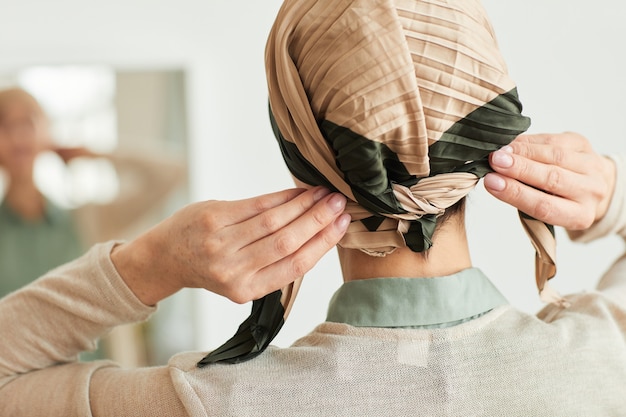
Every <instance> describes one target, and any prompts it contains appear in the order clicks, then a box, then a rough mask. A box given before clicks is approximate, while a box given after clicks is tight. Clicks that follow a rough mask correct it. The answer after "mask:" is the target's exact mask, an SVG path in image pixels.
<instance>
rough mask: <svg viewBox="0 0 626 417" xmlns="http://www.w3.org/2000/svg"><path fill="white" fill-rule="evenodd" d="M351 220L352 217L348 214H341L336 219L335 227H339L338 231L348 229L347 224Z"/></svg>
mask: <svg viewBox="0 0 626 417" xmlns="http://www.w3.org/2000/svg"><path fill="white" fill-rule="evenodd" d="M351 221H352V218H351V217H350V215H349V214H347V213H346V214H342V215H341V216H339V218H338V219H337V220H336V223H335V224H336V225H337V229H339V230H340V231H342V232H343V231H344V230H347V229H348V226H349V225H350V222H351Z"/></svg>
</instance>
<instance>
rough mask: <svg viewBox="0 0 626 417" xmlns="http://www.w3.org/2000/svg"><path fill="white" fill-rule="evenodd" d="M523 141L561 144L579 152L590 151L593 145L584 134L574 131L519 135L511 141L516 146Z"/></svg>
mask: <svg viewBox="0 0 626 417" xmlns="http://www.w3.org/2000/svg"><path fill="white" fill-rule="evenodd" d="M523 143H527V144H535V145H551V146H561V147H565V148H568V149H571V150H574V151H577V152H584V151H588V150H589V149H590V146H591V145H590V144H589V141H588V140H587V139H586V138H585V137H584V136H582V135H579V134H577V133H572V132H565V133H539V134H524V135H519V136H518V137H517V138H515V140H514V141H513V142H511V146H513V147H514V148H515V147H516V145H517V144H523Z"/></svg>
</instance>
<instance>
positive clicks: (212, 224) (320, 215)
mask: <svg viewBox="0 0 626 417" xmlns="http://www.w3.org/2000/svg"><path fill="white" fill-rule="evenodd" d="M345 203H346V198H345V197H344V196H342V195H341V194H338V193H330V192H329V191H328V190H326V189H324V188H322V187H316V188H313V189H310V190H307V191H305V190H303V189H291V190H285V191H281V192H277V193H273V194H267V195H263V196H260V197H255V198H251V199H247V200H241V201H206V202H201V203H196V204H191V205H189V206H187V207H185V208H183V209H181V210H180V211H178V212H176V213H175V214H174V215H172V216H171V217H170V218H168V219H166V220H164V221H163V222H161V223H159V224H158V225H157V226H155V227H154V228H153V229H151V230H150V231H148V232H147V233H145V234H143V235H141V236H140V237H138V238H137V239H135V240H133V241H131V242H128V243H125V244H121V245H118V246H116V247H115V248H114V249H113V251H112V254H111V259H112V260H113V263H114V265H115V266H116V268H117V269H118V272H119V273H120V275H121V276H122V278H123V279H124V281H126V283H127V284H128V286H129V287H130V289H131V290H132V291H133V292H134V293H135V295H137V297H138V298H139V299H140V300H141V301H142V302H143V303H144V304H146V305H154V304H156V303H157V302H158V301H160V300H161V299H163V298H165V297H167V296H169V295H171V294H173V293H175V292H176V291H178V290H179V289H181V288H184V287H192V288H205V289H207V290H209V291H212V292H214V293H217V294H220V295H223V296H225V297H227V298H229V299H231V300H233V301H235V302H237V303H244V302H247V301H251V300H254V299H258V298H261V297H263V296H264V295H266V294H269V293H271V292H273V291H275V290H277V289H279V288H282V287H284V286H286V285H287V284H289V283H291V282H293V281H294V280H295V279H297V278H299V277H301V276H303V275H304V274H305V273H306V272H307V271H308V270H310V269H311V268H312V267H313V266H314V265H315V264H316V263H317V261H318V260H319V259H320V258H321V257H322V256H323V255H324V254H325V253H326V252H328V251H329V250H330V249H331V248H332V247H334V246H335V245H336V244H337V242H339V240H340V239H341V237H342V236H343V235H344V233H345V231H346V229H347V227H348V225H349V223H350V216H349V215H347V214H342V213H343V210H344V208H345Z"/></svg>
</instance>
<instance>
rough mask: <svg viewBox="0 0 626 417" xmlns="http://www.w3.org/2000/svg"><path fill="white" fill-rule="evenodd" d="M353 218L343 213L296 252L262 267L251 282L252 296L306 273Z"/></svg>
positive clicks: (332, 245) (267, 291)
mask: <svg viewBox="0 0 626 417" xmlns="http://www.w3.org/2000/svg"><path fill="white" fill-rule="evenodd" d="M350 221H351V219H350V215H349V214H345V213H344V214H342V215H341V216H339V217H338V218H337V219H335V221H334V222H332V223H331V224H329V225H328V226H327V227H325V228H324V229H323V230H322V231H320V232H319V233H318V234H316V235H315V236H314V237H313V238H311V239H309V240H308V241H307V242H306V243H305V244H304V245H302V247H300V248H299V249H298V250H297V251H295V252H294V253H293V254H291V255H290V256H288V257H286V258H282V259H280V260H279V261H277V262H275V263H272V264H271V265H268V266H267V267H265V268H263V269H262V270H260V271H259V272H258V273H257V274H256V276H255V277H254V279H253V280H252V281H251V283H250V284H251V285H250V289H251V291H252V293H253V296H252V297H253V298H255V299H256V298H260V297H262V296H264V295H266V294H269V293H271V292H272V291H276V290H277V289H280V288H283V287H285V286H286V285H288V284H290V283H291V282H293V281H295V280H296V279H298V278H300V277H302V276H304V275H305V274H306V273H307V272H308V271H310V270H311V268H313V267H314V266H315V264H317V262H318V261H319V260H320V259H321V258H322V256H324V255H325V254H326V253H327V252H328V251H329V250H331V249H332V248H333V247H335V245H337V243H339V241H340V240H341V238H342V237H343V235H344V234H345V232H346V230H347V229H348V225H349V224H350Z"/></svg>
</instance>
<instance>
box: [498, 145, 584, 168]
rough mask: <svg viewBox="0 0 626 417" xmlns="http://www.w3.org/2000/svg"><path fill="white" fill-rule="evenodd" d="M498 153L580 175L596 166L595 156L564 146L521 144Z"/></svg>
mask: <svg viewBox="0 0 626 417" xmlns="http://www.w3.org/2000/svg"><path fill="white" fill-rule="evenodd" d="M497 152H505V153H512V154H515V155H519V156H522V157H524V158H526V159H530V160H532V161H535V162H541V163H543V164H547V165H555V166H559V167H561V168H564V169H567V170H570V171H574V172H577V173H580V174H583V173H587V172H589V169H590V168H592V166H593V165H594V155H593V154H590V153H587V152H578V151H575V150H573V149H569V148H567V147H563V146H554V145H544V144H534V143H529V142H520V143H516V144H515V145H514V146H511V147H510V148H507V147H505V148H503V149H501V150H500V151H497ZM497 152H496V153H497ZM494 154H495V153H494ZM498 155H500V154H498Z"/></svg>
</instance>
